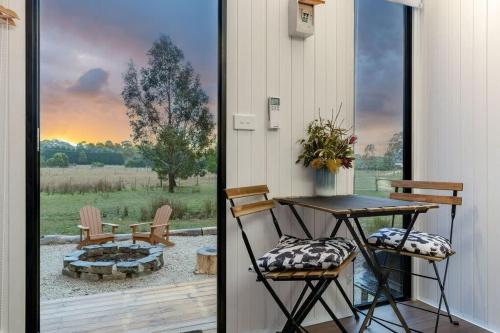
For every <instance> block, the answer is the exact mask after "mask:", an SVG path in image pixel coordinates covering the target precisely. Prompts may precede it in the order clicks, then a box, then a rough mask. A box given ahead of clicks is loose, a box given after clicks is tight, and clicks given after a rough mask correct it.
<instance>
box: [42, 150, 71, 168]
mask: <svg viewBox="0 0 500 333" xmlns="http://www.w3.org/2000/svg"><path fill="white" fill-rule="evenodd" d="M45 165H47V166H48V167H51V168H67V167H69V159H68V156H67V155H66V154H64V153H56V154H54V156H52V157H51V158H49V159H48V160H47V161H46V162H45Z"/></svg>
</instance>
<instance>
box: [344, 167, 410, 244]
mask: <svg viewBox="0 0 500 333" xmlns="http://www.w3.org/2000/svg"><path fill="white" fill-rule="evenodd" d="M402 176H403V173H402V171H401V170H395V171H377V170H356V171H355V173H354V192H355V193H356V194H360V195H369V196H375V197H382V198H387V197H389V193H390V192H391V191H392V188H391V187H390V180H393V179H401V178H402ZM391 219H392V217H371V218H363V219H360V222H361V224H362V225H363V229H364V230H365V232H366V233H367V234H370V233H372V232H374V231H376V230H378V229H380V228H382V227H385V226H390V224H391ZM401 221H402V219H401V217H400V216H398V217H396V220H395V225H396V226H398V225H401Z"/></svg>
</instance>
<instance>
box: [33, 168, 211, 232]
mask: <svg viewBox="0 0 500 333" xmlns="http://www.w3.org/2000/svg"><path fill="white" fill-rule="evenodd" d="M66 171H67V170H64V172H66ZM113 184H115V182H113ZM74 186H76V184H73V185H71V184H69V183H67V187H68V193H64V194H63V193H56V192H52V193H50V194H49V193H47V192H42V193H41V194H40V197H41V234H42V235H49V234H68V235H76V234H78V229H77V228H76V226H77V225H78V224H79V223H80V216H79V210H80V208H82V207H83V206H85V205H93V206H95V207H97V208H99V209H100V210H101V211H102V212H104V213H105V214H106V218H103V220H104V222H109V223H116V224H118V225H120V227H119V229H118V233H127V232H130V228H129V227H128V225H129V224H132V223H137V222H138V221H146V222H149V221H152V219H153V217H151V211H152V208H151V205H152V202H153V201H155V200H156V199H157V198H159V197H162V198H164V199H165V201H164V202H165V203H169V204H171V205H173V206H174V209H175V211H176V212H175V213H174V216H178V213H177V211H178V210H179V208H176V207H179V205H182V206H184V207H185V208H180V209H181V211H182V210H184V213H183V214H181V215H182V216H183V217H182V218H177V217H176V218H175V219H172V228H173V229H176V228H194V227H205V226H215V225H216V219H215V217H209V218H203V217H202V216H205V215H206V213H205V212H204V211H205V202H206V201H208V200H213V199H214V198H215V197H216V186H215V182H210V183H207V180H206V179H204V181H203V182H202V184H200V185H199V186H195V185H194V183H193V182H192V180H189V181H185V182H183V186H179V187H178V188H177V190H176V192H175V193H168V192H165V191H163V190H161V189H160V188H157V187H155V188H146V187H144V186H142V185H138V186H137V189H136V190H135V191H132V190H131V189H129V188H125V189H123V190H122V191H115V192H106V193H102V192H95V191H93V190H92V191H89V192H86V193H81V194H78V193H75V194H71V192H74ZM115 186H117V185H115ZM193 188H197V193H196V194H193V193H192V189H193ZM70 189H71V190H70ZM167 199H168V200H167ZM157 205H158V204H156V206H157ZM117 207H121V209H120V211H119V212H118V210H117ZM141 209H144V210H145V212H144V217H141V214H143V213H141ZM214 214H215V212H214ZM214 216H215V215H214Z"/></svg>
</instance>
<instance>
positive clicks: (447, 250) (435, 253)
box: [368, 228, 455, 258]
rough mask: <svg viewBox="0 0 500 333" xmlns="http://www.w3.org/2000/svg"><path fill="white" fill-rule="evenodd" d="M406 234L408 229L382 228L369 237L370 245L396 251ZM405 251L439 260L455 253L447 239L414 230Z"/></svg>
mask: <svg viewBox="0 0 500 333" xmlns="http://www.w3.org/2000/svg"><path fill="white" fill-rule="evenodd" d="M405 233H406V229H401V228H382V229H380V230H378V231H377V232H375V233H373V234H371V235H370V237H368V243H369V244H372V245H376V246H377V247H380V248H388V249H395V248H396V247H397V246H398V245H399V244H400V243H401V240H402V239H403V237H404V235H405ZM403 250H404V251H407V252H412V253H416V254H421V255H424V256H431V257H437V258H446V257H448V256H450V255H452V254H454V253H455V251H453V250H452V248H451V243H450V241H449V240H447V239H446V238H444V237H442V236H439V235H433V234H428V233H426V232H420V231H416V230H412V231H411V232H410V234H409V235H408V238H407V239H406V242H405V244H404V246H403Z"/></svg>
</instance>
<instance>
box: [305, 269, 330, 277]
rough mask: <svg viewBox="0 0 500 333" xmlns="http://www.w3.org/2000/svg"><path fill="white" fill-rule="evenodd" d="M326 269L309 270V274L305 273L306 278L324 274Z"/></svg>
mask: <svg viewBox="0 0 500 333" xmlns="http://www.w3.org/2000/svg"><path fill="white" fill-rule="evenodd" d="M325 272H326V270H323V271H309V274H307V277H308V278H312V279H318V278H320V277H322V276H323V274H325Z"/></svg>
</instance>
